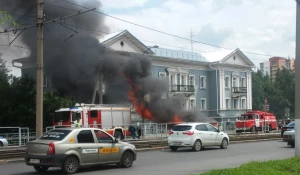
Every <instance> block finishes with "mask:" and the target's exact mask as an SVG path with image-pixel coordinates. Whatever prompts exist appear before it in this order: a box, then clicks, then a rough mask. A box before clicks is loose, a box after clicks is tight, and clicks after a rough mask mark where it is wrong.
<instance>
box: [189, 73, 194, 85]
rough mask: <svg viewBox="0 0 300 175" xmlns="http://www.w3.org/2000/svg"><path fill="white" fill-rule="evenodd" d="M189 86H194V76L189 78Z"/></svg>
mask: <svg viewBox="0 0 300 175" xmlns="http://www.w3.org/2000/svg"><path fill="white" fill-rule="evenodd" d="M189 85H193V86H194V85H195V75H190V76H189Z"/></svg>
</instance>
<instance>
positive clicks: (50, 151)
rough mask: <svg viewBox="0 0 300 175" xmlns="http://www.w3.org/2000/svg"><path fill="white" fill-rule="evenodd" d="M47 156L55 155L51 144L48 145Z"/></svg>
mask: <svg viewBox="0 0 300 175" xmlns="http://www.w3.org/2000/svg"><path fill="white" fill-rule="evenodd" d="M47 154H55V146H54V143H53V142H51V143H49V147H48V152H47Z"/></svg>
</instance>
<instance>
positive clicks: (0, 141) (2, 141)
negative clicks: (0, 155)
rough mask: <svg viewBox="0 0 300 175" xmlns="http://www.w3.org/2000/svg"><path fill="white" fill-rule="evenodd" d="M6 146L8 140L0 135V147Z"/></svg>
mask: <svg viewBox="0 0 300 175" xmlns="http://www.w3.org/2000/svg"><path fill="white" fill-rule="evenodd" d="M4 146H8V141H7V140H6V138H4V137H2V136H0V147H4Z"/></svg>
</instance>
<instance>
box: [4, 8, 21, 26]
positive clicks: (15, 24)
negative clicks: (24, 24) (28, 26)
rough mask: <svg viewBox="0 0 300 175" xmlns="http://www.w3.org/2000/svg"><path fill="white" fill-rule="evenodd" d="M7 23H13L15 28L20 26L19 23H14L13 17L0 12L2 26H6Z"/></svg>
mask: <svg viewBox="0 0 300 175" xmlns="http://www.w3.org/2000/svg"><path fill="white" fill-rule="evenodd" d="M5 22H9V23H12V24H13V25H14V26H18V24H17V22H16V21H14V19H13V17H12V16H10V15H9V14H7V12H6V11H3V10H0V24H2V25H4V24H5Z"/></svg>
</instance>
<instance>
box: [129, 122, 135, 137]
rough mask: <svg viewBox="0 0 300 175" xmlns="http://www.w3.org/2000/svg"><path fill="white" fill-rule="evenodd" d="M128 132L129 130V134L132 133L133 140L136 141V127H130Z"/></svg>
mask: <svg viewBox="0 0 300 175" xmlns="http://www.w3.org/2000/svg"><path fill="white" fill-rule="evenodd" d="M128 130H129V132H130V134H131V136H132V138H133V139H135V137H136V135H135V132H136V129H135V127H134V126H132V125H130V126H129V128H128Z"/></svg>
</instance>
